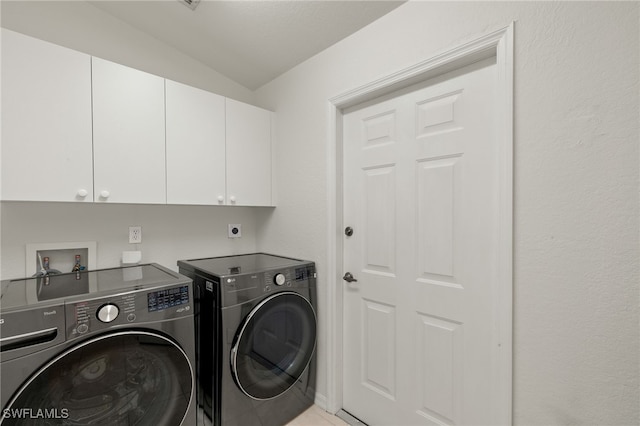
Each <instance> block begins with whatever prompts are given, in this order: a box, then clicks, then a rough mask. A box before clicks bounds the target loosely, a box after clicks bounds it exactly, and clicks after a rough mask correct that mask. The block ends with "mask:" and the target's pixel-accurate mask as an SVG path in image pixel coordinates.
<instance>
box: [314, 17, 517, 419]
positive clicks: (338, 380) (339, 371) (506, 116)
mask: <svg viewBox="0 0 640 426" xmlns="http://www.w3.org/2000/svg"><path fill="white" fill-rule="evenodd" d="M514 26H515V24H514V23H513V22H512V23H511V24H510V25H509V26H507V27H505V28H502V29H499V30H497V31H494V32H491V33H488V34H486V35H484V36H481V37H479V38H477V39H475V40H472V41H470V42H467V43H464V44H462V45H460V46H457V47H454V48H452V49H450V50H447V51H444V52H442V53H440V54H437V55H435V56H433V57H431V58H429V59H427V60H425V61H422V62H420V63H418V64H415V65H413V66H411V67H409V68H406V69H403V70H400V71H398V72H396V73H393V74H391V75H388V76H386V77H383V78H381V79H379V80H376V81H373V82H371V83H368V84H365V85H363V86H360V87H357V88H355V89H353V90H350V91H347V92H345V93H342V94H340V95H338V96H335V97H333V98H331V99H329V102H328V109H329V115H328V116H329V123H328V125H329V137H330V140H329V143H328V144H327V165H328V166H327V181H328V188H327V191H328V195H329V196H328V244H327V247H328V253H327V275H326V276H327V289H328V294H327V301H328V306H327V310H326V318H327V322H328V323H327V329H328V338H327V365H330V366H333V368H331V369H329V371H328V374H327V395H326V401H317V402H318V403H319V404H321V405H324V406H325V409H326V410H327V411H329V412H331V413H336V412H338V411H339V410H340V409H341V408H342V399H343V395H342V378H343V357H342V350H343V345H342V338H343V333H342V327H343V314H342V313H343V288H342V286H343V285H344V283H343V281H342V273H343V272H344V271H343V265H342V263H343V262H342V259H343V238H344V235H343V230H344V226H345V224H344V223H343V220H342V217H343V205H342V196H343V176H342V171H343V154H342V153H343V141H342V126H341V123H342V115H343V113H342V111H343V110H344V109H346V108H348V107H350V106H353V105H356V104H358V103H361V102H364V101H368V100H372V99H374V98H377V97H379V96H382V95H385V94H389V93H391V92H394V91H396V90H400V89H403V88H405V87H408V86H411V85H413V84H415V83H418V82H420V81H424V80H428V79H429V78H433V77H434V76H436V75H440V74H443V73H446V72H449V71H452V70H455V69H458V68H462V67H464V66H467V65H469V64H472V63H474V62H476V61H479V60H482V59H486V58H490V57H495V58H496V64H497V68H498V81H497V90H498V91H499V93H497V96H496V99H497V100H496V103H497V104H496V105H495V110H496V114H497V118H498V121H497V130H498V131H499V133H498V140H497V141H496V146H497V148H498V155H499V163H500V170H499V185H500V187H499V206H500V207H499V209H500V213H499V215H500V217H499V218H498V220H499V223H500V227H499V232H498V235H496V239H497V241H498V246H499V255H498V256H499V261H498V271H496V272H497V276H498V281H497V282H496V283H495V287H496V288H495V294H496V295H497V296H498V300H496V303H495V305H494V309H495V312H494V318H497V320H496V323H495V324H494V327H495V330H496V335H497V336H498V343H497V345H496V346H495V348H494V354H493V357H492V358H493V359H494V361H495V362H496V363H497V364H498V369H497V373H496V376H495V377H494V378H493V380H494V386H495V389H498V390H499V392H498V393H497V394H496V397H495V400H494V401H495V403H494V405H495V406H494V407H493V410H494V412H495V418H496V419H497V421H498V422H499V424H501V425H510V424H512V416H513V411H512V376H513V374H512V366H513V361H512V356H513V329H512V322H513V45H514Z"/></svg>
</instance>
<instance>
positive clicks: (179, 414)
mask: <svg viewBox="0 0 640 426" xmlns="http://www.w3.org/2000/svg"><path fill="white" fill-rule="evenodd" d="M193 391H194V390H193V371H192V366H191V363H190V362H189V359H188V357H187V355H186V354H185V353H184V351H183V350H182V349H181V348H180V347H179V346H178V345H177V344H176V343H174V342H173V341H172V340H170V339H168V338H166V337H164V336H162V335H159V334H156V333H151V332H147V331H133V330H131V331H123V332H118V333H112V334H107V335H103V336H100V337H96V338H93V339H91V340H88V341H86V342H83V343H81V344H79V345H77V346H74V347H72V348H69V349H68V350H66V351H65V352H63V353H61V354H60V355H58V356H57V357H56V358H54V359H53V360H52V361H50V362H49V363H48V364H46V365H44V366H43V367H42V368H41V369H40V370H39V371H37V372H36V373H35V374H34V375H33V376H32V377H31V378H30V379H29V380H28V381H27V382H26V383H25V384H24V385H23V386H22V388H21V389H20V390H19V391H18V392H17V393H16V395H14V397H13V398H12V399H11V401H10V402H9V404H8V405H7V407H5V408H4V409H3V411H2V416H3V417H2V425H3V426H4V425H13V424H16V425H21V426H22V425H43V424H64V425H110V426H111V425H152V426H157V425H180V424H181V423H182V420H183V419H184V417H185V415H186V413H187V410H188V407H189V404H190V403H191V396H192V393H193Z"/></svg>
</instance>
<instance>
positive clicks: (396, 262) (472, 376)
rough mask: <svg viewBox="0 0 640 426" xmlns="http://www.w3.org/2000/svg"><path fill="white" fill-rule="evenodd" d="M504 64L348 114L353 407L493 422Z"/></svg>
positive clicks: (388, 414) (368, 415)
mask: <svg viewBox="0 0 640 426" xmlns="http://www.w3.org/2000/svg"><path fill="white" fill-rule="evenodd" d="M495 72H496V67H495V60H487V61H484V62H482V63H477V64H474V65H472V66H469V67H468V68H466V69H465V70H463V71H460V70H459V71H457V72H455V73H451V74H450V75H448V76H444V77H439V78H437V80H432V81H429V82H425V83H422V85H421V86H419V87H416V88H414V89H415V90H414V91H411V92H408V91H404V94H402V95H398V96H397V97H392V96H388V97H387V98H386V99H384V100H382V101H380V102H379V103H376V104H371V103H369V104H367V105H366V106H361V107H358V106H356V107H353V108H352V109H351V110H349V111H347V112H346V114H345V116H344V123H343V124H344V167H345V168H344V181H345V194H344V223H345V225H348V226H351V227H353V228H354V234H353V236H351V237H346V239H345V243H344V250H345V251H344V266H345V272H346V271H350V272H352V274H353V275H354V276H355V278H356V279H357V281H354V282H351V283H346V282H345V283H344V301H345V311H344V321H345V325H344V365H345V374H344V383H343V394H344V402H343V403H344V409H345V410H346V411H348V412H350V413H351V414H352V415H354V416H356V417H358V418H360V419H361V420H363V421H364V422H366V423H367V424H370V425H376V424H424V425H431V424H440V425H441V424H489V423H492V419H491V410H490V408H491V403H492V401H491V395H492V387H491V384H492V381H491V377H492V368H494V364H492V360H491V353H492V347H491V344H492V332H493V328H492V325H493V322H492V318H493V317H492V307H493V305H492V291H493V287H492V284H493V281H494V280H495V276H494V270H495V268H494V267H493V266H494V265H495V263H496V259H497V249H496V241H495V238H494V236H495V235H496V230H495V226H496V224H495V221H494V220H493V219H492V218H493V217H494V216H495V215H496V214H497V207H498V206H497V202H496V200H497V196H496V194H497V189H498V185H497V179H496V178H495V176H496V174H495V170H496V169H497V167H496V165H497V159H496V155H495V153H496V149H495V147H494V140H495V138H494V132H495V128H494V121H493V116H492V105H494V103H493V93H494V90H493V84H494V76H495Z"/></svg>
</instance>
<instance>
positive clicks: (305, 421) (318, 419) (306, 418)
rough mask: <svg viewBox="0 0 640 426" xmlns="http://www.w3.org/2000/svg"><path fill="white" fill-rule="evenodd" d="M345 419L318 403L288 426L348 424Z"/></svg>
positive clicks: (287, 425)
mask: <svg viewBox="0 0 640 426" xmlns="http://www.w3.org/2000/svg"><path fill="white" fill-rule="evenodd" d="M348 425H349V424H348V423H346V422H345V421H344V420H342V419H340V418H338V417H336V416H334V415H331V414H329V413H327V412H326V411H324V410H323V409H322V408H320V407H318V406H317V405H312V406H311V407H309V408H308V409H307V411H305V412H304V413H302V414H300V415H299V416H298V417H296V418H295V419H293V420H292V421H291V422H289V423H287V424H286V426H348Z"/></svg>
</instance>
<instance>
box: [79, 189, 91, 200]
mask: <svg viewBox="0 0 640 426" xmlns="http://www.w3.org/2000/svg"><path fill="white" fill-rule="evenodd" d="M77 195H78V197H80V198H84V197H86V196H87V195H89V191H87V190H86V189H79V190H78V194H77Z"/></svg>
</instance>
